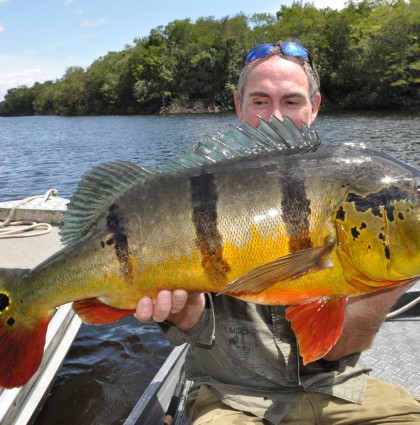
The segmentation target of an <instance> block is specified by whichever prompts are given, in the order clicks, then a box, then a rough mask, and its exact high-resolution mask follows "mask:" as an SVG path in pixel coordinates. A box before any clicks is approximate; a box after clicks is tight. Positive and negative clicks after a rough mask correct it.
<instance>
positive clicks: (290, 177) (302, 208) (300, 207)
mask: <svg viewBox="0 0 420 425" xmlns="http://www.w3.org/2000/svg"><path fill="white" fill-rule="evenodd" d="M284 165H285V170H284V172H285V173H284V176H283V178H282V179H281V189H282V195H283V196H282V202H281V207H282V213H283V221H284V223H285V224H286V229H287V234H288V236H289V249H290V252H297V251H301V250H303V249H307V248H312V246H313V244H312V240H311V235H310V228H309V217H310V215H311V208H310V200H309V199H308V197H307V195H306V188H305V182H304V173H303V172H302V170H299V169H297V168H296V164H293V167H294V168H293V169H292V168H291V167H292V164H291V163H288V162H286V163H285V164H284Z"/></svg>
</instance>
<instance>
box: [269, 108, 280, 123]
mask: <svg viewBox="0 0 420 425" xmlns="http://www.w3.org/2000/svg"><path fill="white" fill-rule="evenodd" d="M270 114H271V115H274V116H275V117H276V118H278V119H279V120H280V121H283V114H282V113H281V110H280V109H279V108H273V109H271V113H270Z"/></svg>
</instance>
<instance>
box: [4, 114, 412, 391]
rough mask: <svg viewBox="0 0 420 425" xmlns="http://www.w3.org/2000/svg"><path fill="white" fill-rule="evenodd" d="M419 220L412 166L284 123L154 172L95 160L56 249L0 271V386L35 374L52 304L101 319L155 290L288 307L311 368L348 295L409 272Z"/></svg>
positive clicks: (235, 132)
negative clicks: (33, 263) (37, 260)
mask: <svg viewBox="0 0 420 425" xmlns="http://www.w3.org/2000/svg"><path fill="white" fill-rule="evenodd" d="M419 224H420V171H419V170H417V169H416V168H414V167H412V166H410V165H407V164H405V163H403V162H401V161H399V160H397V159H395V158H393V157H391V156H389V155H387V154H386V153H383V152H380V151H377V150H373V149H369V148H366V147H363V146H353V145H345V144H343V145H330V144H329V145H327V144H325V145H324V144H321V142H320V140H319V137H318V135H317V134H316V132H315V131H314V130H312V129H309V128H308V127H306V126H305V125H303V126H302V128H298V127H296V126H295V125H294V124H293V123H292V122H291V121H290V120H288V119H285V120H284V122H281V121H279V120H277V119H276V118H275V117H272V118H271V119H270V120H269V121H264V120H261V122H260V126H259V128H258V129H254V128H252V127H250V126H248V125H247V124H243V125H242V126H241V127H240V128H233V127H232V128H231V129H230V130H229V131H228V132H227V133H226V134H218V135H217V136H215V137H213V138H209V140H208V141H207V142H206V143H203V144H199V145H198V146H197V147H196V148H194V149H189V150H186V151H185V152H183V153H181V154H179V155H178V156H177V157H175V158H174V159H172V160H167V161H165V162H163V163H162V164H160V165H159V166H158V167H157V168H156V169H149V168H144V167H139V166H137V165H135V164H132V163H127V162H116V163H110V164H103V165H100V166H97V167H96V168H94V169H93V170H92V171H90V172H88V173H87V174H86V175H84V176H83V177H82V179H81V182H80V185H79V187H78V189H77V190H76V192H75V194H74V195H73V197H72V199H71V202H70V204H69V205H68V209H67V212H66V214H65V219H64V225H63V227H62V228H61V236H62V239H63V241H64V242H65V243H66V246H65V247H64V248H63V249H62V250H61V251H59V252H58V253H57V254H55V255H53V256H52V257H50V258H49V259H47V260H46V261H45V262H43V263H42V264H40V265H39V266H37V267H36V268H35V269H33V270H32V271H29V272H22V273H20V274H16V273H11V272H7V273H6V272H5V271H2V272H1V273H0V386H2V387H6V388H11V387H17V386H21V385H23V384H25V383H26V382H27V381H28V380H29V379H30V378H31V376H32V375H33V374H34V373H35V371H36V370H37V368H38V367H39V364H40V362H41V359H42V354H43V347H44V342H45V334H46V330H47V326H48V322H49V321H50V319H51V317H52V315H53V314H54V312H55V310H56V308H57V307H58V306H60V305H61V304H64V303H67V302H73V308H74V310H75V311H76V312H77V313H78V314H79V315H80V317H81V318H82V320H83V321H84V322H86V323H91V324H104V323H110V322H113V321H116V320H118V319H120V318H122V317H124V316H126V315H129V314H132V313H133V312H134V309H135V306H136V303H137V301H138V300H139V299H140V297H142V296H151V297H155V296H156V294H157V293H158V291H160V290H162V289H169V290H173V289H176V288H183V289H186V290H188V291H191V292H197V291H199V292H203V291H205V292H216V293H220V294H226V295H228V296H233V297H237V298H240V299H242V300H246V301H250V302H254V303H261V304H269V305H287V306H288V307H287V314H286V318H287V319H288V320H289V321H290V323H291V327H292V329H293V331H294V332H295V334H296V336H297V341H298V345H299V348H300V354H301V356H302V358H303V361H304V363H305V364H307V363H309V362H313V361H315V360H317V359H319V358H322V357H323V356H324V355H325V354H326V353H327V352H328V351H329V350H330V349H331V347H333V346H334V344H335V343H336V341H337V339H338V338H339V336H340V334H341V331H342V327H343V321H344V314H345V307H346V299H347V298H348V297H353V296H358V295H362V294H365V293H369V292H372V291H379V290H383V289H386V288H390V287H393V286H396V285H401V284H405V283H408V282H413V281H414V280H416V279H418V278H419V276H420V226H419Z"/></svg>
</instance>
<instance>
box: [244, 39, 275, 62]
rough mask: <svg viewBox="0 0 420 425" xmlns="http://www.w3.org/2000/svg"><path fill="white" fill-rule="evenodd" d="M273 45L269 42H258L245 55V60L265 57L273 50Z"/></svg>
mask: <svg viewBox="0 0 420 425" xmlns="http://www.w3.org/2000/svg"><path fill="white" fill-rule="evenodd" d="M273 49H274V46H273V45H272V44H271V43H265V44H260V45H259V46H255V47H254V48H253V49H251V50H250V51H249V52H248V53H247V54H246V56H245V61H246V62H248V61H253V60H255V59H260V58H265V57H266V56H269V55H270V54H271V52H272V51H273Z"/></svg>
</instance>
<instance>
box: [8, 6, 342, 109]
mask: <svg viewBox="0 0 420 425" xmlns="http://www.w3.org/2000/svg"><path fill="white" fill-rule="evenodd" d="M292 2H293V0H210V1H202V0H0V101H1V100H3V99H4V95H5V94H6V93H7V90H8V89H10V88H14V87H18V86H21V85H26V86H28V87H31V86H32V85H33V84H34V83H35V82H40V83H42V82H44V81H47V80H55V79H58V78H61V77H62V76H63V75H64V72H65V70H66V69H67V68H68V67H69V66H82V67H88V66H89V65H90V64H92V62H94V61H95V60H96V59H98V58H100V57H101V56H105V55H106V54H107V53H108V52H112V51H121V50H123V49H124V47H125V46H127V45H131V44H133V40H134V39H136V38H141V37H145V36H147V35H149V33H150V30H152V29H153V28H156V27H158V26H159V25H162V26H166V25H167V24H168V23H170V22H173V21H175V20H177V19H185V18H190V19H191V21H192V22H195V20H196V19H198V18H200V17H207V16H212V17H214V18H216V19H220V18H222V17H226V16H234V15H236V14H238V13H241V12H242V13H244V14H246V15H252V14H253V13H272V14H275V13H276V12H277V11H278V10H279V9H280V7H281V5H282V4H284V5H286V6H290V5H291V4H292ZM312 3H313V4H314V6H315V7H317V8H324V7H331V8H333V9H341V8H343V7H344V6H345V0H313V1H312Z"/></svg>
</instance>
